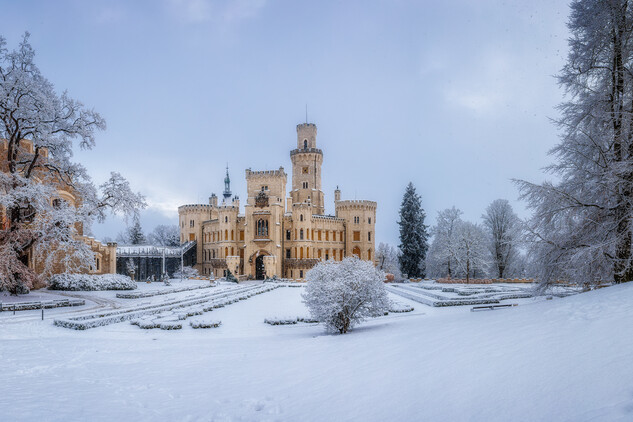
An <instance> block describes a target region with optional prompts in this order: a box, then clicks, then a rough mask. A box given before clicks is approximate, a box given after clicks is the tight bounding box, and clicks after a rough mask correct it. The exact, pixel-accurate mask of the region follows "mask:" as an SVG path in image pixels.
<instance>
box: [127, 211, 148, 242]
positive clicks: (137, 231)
mask: <svg viewBox="0 0 633 422" xmlns="http://www.w3.org/2000/svg"><path fill="white" fill-rule="evenodd" d="M128 239H129V242H130V244H131V245H143V244H145V243H147V239H146V238H145V234H143V228H142V227H141V222H140V221H139V219H138V218H135V219H134V224H133V225H132V226H131V227H130V228H129V229H128Z"/></svg>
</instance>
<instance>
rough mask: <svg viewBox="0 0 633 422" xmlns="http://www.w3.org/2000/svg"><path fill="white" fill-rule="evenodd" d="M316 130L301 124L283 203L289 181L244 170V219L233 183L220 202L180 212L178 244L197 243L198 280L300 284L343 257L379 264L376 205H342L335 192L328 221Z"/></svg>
mask: <svg viewBox="0 0 633 422" xmlns="http://www.w3.org/2000/svg"><path fill="white" fill-rule="evenodd" d="M316 137H317V128H316V125H315V124H313V123H303V124H299V125H297V148H296V149H293V150H291V151H290V159H291V161H292V189H291V190H290V195H289V196H288V197H286V182H287V174H286V173H285V171H284V168H283V167H280V168H279V169H278V170H266V171H252V170H251V169H250V168H249V169H247V170H246V182H247V191H248V192H247V200H246V204H245V206H244V210H245V212H244V214H240V201H239V198H238V197H237V196H235V197H233V196H232V193H231V188H230V178H229V174H228V168H227V174H226V178H225V180H224V183H225V189H224V192H223V199H222V202H221V203H220V204H218V197H217V196H216V195H215V194H212V195H211V197H210V198H209V204H193V205H182V206H180V207H179V208H178V215H179V227H180V241H181V242H182V243H184V242H188V241H195V242H197V252H196V254H197V255H196V258H197V264H196V265H195V267H196V268H197V269H198V271H199V272H200V274H203V275H213V276H215V277H221V276H224V275H226V274H227V271H231V273H232V274H234V275H236V276H239V277H240V278H255V279H264V278H267V277H275V276H276V277H281V278H292V279H302V278H304V277H305V273H306V271H307V270H309V269H310V268H312V267H313V266H314V265H316V264H317V263H318V262H319V261H323V260H328V259H333V260H337V261H339V260H342V259H343V258H344V257H346V256H352V255H355V256H358V257H359V258H361V259H364V260H368V261H372V260H374V259H375V256H374V255H375V250H376V248H375V224H376V202H373V201H364V200H341V191H340V190H339V189H338V188H337V189H336V190H335V191H334V205H335V210H336V212H335V215H334V216H332V215H325V204H324V195H323V191H322V190H321V165H322V163H323V151H321V150H320V149H318V148H317V144H316Z"/></svg>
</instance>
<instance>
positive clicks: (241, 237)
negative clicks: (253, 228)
mask: <svg viewBox="0 0 633 422" xmlns="http://www.w3.org/2000/svg"><path fill="white" fill-rule="evenodd" d="M240 240H244V230H240Z"/></svg>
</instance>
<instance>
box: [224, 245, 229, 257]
mask: <svg viewBox="0 0 633 422" xmlns="http://www.w3.org/2000/svg"><path fill="white" fill-rule="evenodd" d="M227 256H229V248H226V247H225V248H224V257H225V258H226V257H227Z"/></svg>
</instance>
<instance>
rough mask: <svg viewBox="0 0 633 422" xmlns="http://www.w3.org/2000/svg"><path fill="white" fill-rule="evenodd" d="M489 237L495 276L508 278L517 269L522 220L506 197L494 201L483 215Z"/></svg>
mask: <svg viewBox="0 0 633 422" xmlns="http://www.w3.org/2000/svg"><path fill="white" fill-rule="evenodd" d="M482 219H483V220H484V227H485V228H486V230H487V232H488V233H487V234H488V238H489V245H490V246H489V247H490V252H491V253H492V260H493V270H494V271H493V273H494V276H495V277H498V278H507V277H508V275H509V273H513V272H514V271H516V270H517V268H516V267H517V264H518V259H519V258H520V256H519V255H520V252H519V248H518V242H519V241H520V238H521V221H520V220H519V217H517V215H516V214H515V213H514V211H513V210H512V206H511V205H510V203H509V202H508V201H507V200H505V199H497V200H495V201H493V202H492V203H491V204H490V205H488V208H486V213H485V214H484V215H482Z"/></svg>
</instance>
